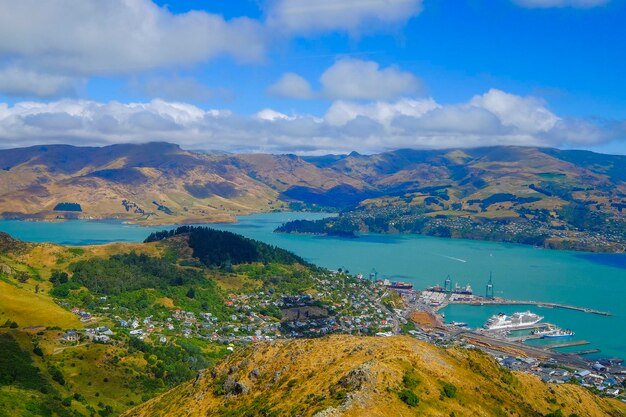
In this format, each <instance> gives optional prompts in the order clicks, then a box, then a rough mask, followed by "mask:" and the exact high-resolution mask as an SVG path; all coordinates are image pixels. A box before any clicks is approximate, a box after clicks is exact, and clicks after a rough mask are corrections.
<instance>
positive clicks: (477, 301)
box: [450, 297, 612, 316]
mask: <svg viewBox="0 0 626 417" xmlns="http://www.w3.org/2000/svg"><path fill="white" fill-rule="evenodd" d="M450 304H470V305H476V306H483V305H529V306H536V307H543V308H562V309H565V310H574V311H580V312H582V313H589V314H597V315H600V316H612V314H611V313H609V312H607V311H601V310H594V309H592V308H585V307H576V306H572V305H568V304H559V303H545V302H540V301H521V300H508V299H506V298H483V297H474V300H471V301H450Z"/></svg>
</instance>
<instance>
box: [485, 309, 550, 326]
mask: <svg viewBox="0 0 626 417" xmlns="http://www.w3.org/2000/svg"><path fill="white" fill-rule="evenodd" d="M541 320H543V317H542V316H539V315H537V314H535V313H531V312H530V311H524V312H522V313H513V314H512V315H510V316H507V315H506V314H503V313H499V314H495V315H493V316H491V317H490V318H489V320H487V323H485V326H484V328H485V329H487V330H499V329H515V328H518V327H525V326H532V325H533V324H537V323H539V322H540V321H541Z"/></svg>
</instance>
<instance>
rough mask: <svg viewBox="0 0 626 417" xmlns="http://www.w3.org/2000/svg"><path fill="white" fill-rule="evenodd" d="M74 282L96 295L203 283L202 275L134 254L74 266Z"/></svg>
mask: <svg viewBox="0 0 626 417" xmlns="http://www.w3.org/2000/svg"><path fill="white" fill-rule="evenodd" d="M72 269H73V271H74V274H73V276H72V280H73V282H74V283H79V284H82V285H84V286H85V287H87V288H88V289H89V290H90V291H92V292H94V293H96V294H105V295H114V294H121V293H123V292H126V291H133V290H138V289H144V288H167V287H168V286H183V285H192V284H194V283H198V282H201V281H203V280H204V276H203V275H202V273H201V272H200V271H197V270H192V269H186V268H179V267H177V266H176V265H174V264H173V263H171V262H169V261H168V260H166V259H163V258H156V257H152V256H148V255H144V254H141V255H139V254H137V253H135V252H131V253H128V254H121V255H114V256H111V257H110V258H109V259H91V260H88V261H79V262H76V263H75V264H73V265H72Z"/></svg>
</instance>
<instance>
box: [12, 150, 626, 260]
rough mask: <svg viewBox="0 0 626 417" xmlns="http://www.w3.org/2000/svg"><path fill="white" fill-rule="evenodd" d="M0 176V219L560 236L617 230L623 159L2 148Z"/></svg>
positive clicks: (623, 198)
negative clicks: (592, 222) (301, 223)
mask: <svg viewBox="0 0 626 417" xmlns="http://www.w3.org/2000/svg"><path fill="white" fill-rule="evenodd" d="M0 167H2V170H0V217H1V218H18V219H34V220H58V219H74V218H80V219H119V220H123V221H129V222H134V223H140V224H168V223H169V224H171V223H206V222H229V221H234V220H235V216H237V215H243V214H251V213H259V212H269V211H281V210H287V209H296V210H297V209H313V210H320V209H321V210H331V211H340V210H347V211H351V210H352V211H353V210H357V209H362V208H376V209H378V210H387V211H389V210H391V211H393V210H396V209H398V208H399V207H403V208H404V209H409V210H414V209H415V208H420V209H424V210H423V211H424V214H425V215H427V216H430V217H439V218H448V219H460V218H471V219H473V220H477V221H479V222H483V223H491V224H495V223H497V222H500V221H515V222H519V221H520V219H522V220H524V219H528V218H532V219H542V220H541V221H542V222H543V224H544V225H545V226H546V227H547V228H548V229H550V233H552V234H555V233H556V231H558V230H560V229H562V228H570V229H576V228H582V229H585V227H586V226H585V225H582V226H581V225H575V224H571V222H570V220H568V219H567V218H566V216H565V215H561V214H560V213H561V212H562V211H563V210H570V209H571V210H574V211H575V210H578V211H581V210H583V211H585V212H586V213H587V214H589V215H590V216H592V217H593V216H596V217H597V216H603V217H606V218H607V219H616V220H619V221H621V220H623V215H622V209H624V208H626V156H620V155H604V154H598V153H593V152H590V151H573V150H559V149H555V148H537V147H521V146H495V147H481V148H468V149H444V150H416V149H398V150H395V151H389V152H383V153H379V154H372V155H361V154H358V153H356V152H352V153H350V154H348V155H325V156H297V155H292V154H285V155H272V154H199V153H194V152H190V151H186V150H184V149H181V148H180V147H179V146H178V145H175V144H168V143H161V142H155V143H148V144H143V145H111V146H107V147H102V148H96V147H86V148H81V147H72V146H68V145H49V146H38V147H30V148H20V149H12V150H2V151H0ZM60 203H70V204H64V205H63V204H62V205H61V206H59V204H60ZM78 205H80V210H74V211H67V210H62V208H63V207H78ZM571 210H570V211H571ZM381 231H383V232H384V231H385V230H382V229H381ZM583 231H585V230H583ZM556 234H558V233H556ZM624 238H625V239H626V237H624ZM621 239H622V238H621V237H620V239H619V241H620V242H621ZM609 240H610V239H609ZM620 244H621V243H620ZM608 246H610V247H611V248H610V250H612V251H615V250H619V248H618V247H617V246H615V245H612V246H611V245H607V247H608ZM620 247H621V246H620ZM624 247H626V246H624Z"/></svg>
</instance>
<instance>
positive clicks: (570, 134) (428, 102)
mask: <svg viewBox="0 0 626 417" xmlns="http://www.w3.org/2000/svg"><path fill="white" fill-rule="evenodd" d="M625 128H626V124H622V125H621V126H620V125H619V124H617V123H616V124H614V125H601V124H598V123H592V122H589V121H585V120H579V119H568V118H562V117H559V116H557V115H555V114H554V113H552V112H551V111H550V110H549V109H548V108H547V107H546V105H545V104H544V103H543V102H542V101H541V100H539V99H537V98H534V97H521V96H517V95H513V94H509V93H506V92H503V91H500V90H489V91H487V92H486V93H484V94H482V95H477V96H475V97H472V98H471V99H470V100H468V101H467V102H465V103H460V104H454V105H442V104H439V103H437V102H436V101H435V100H433V99H432V98H421V99H409V98H403V99H400V100H396V101H375V102H370V103H366V104H363V103H360V102H354V101H345V100H339V101H335V102H333V103H332V105H331V106H330V107H329V109H328V110H327V112H326V113H325V114H324V115H323V116H321V117H316V116H312V115H286V114H284V113H281V112H278V111H276V110H273V109H264V110H262V111H260V112H258V113H256V114H254V115H251V116H243V115H239V114H236V113H233V112H231V111H228V110H208V111H205V110H202V109H200V108H198V107H196V106H193V105H190V104H185V103H178V102H168V101H164V100H153V101H151V102H147V103H128V104H122V103H118V102H110V103H98V102H94V101H85V100H61V101H56V102H51V103H34V102H21V103H17V104H15V105H12V106H9V105H7V104H0V143H1V146H2V147H18V146H28V145H34V144H41V143H69V144H77V145H84V144H85V143H89V144H99V145H105V144H112V143H142V142H148V141H155V140H157V141H170V142H175V143H178V144H180V145H182V146H184V147H187V148H193V149H219V150H225V151H233V152H270V153H301V154H323V153H345V152H350V151H352V150H357V151H359V152H363V153H373V152H380V151H385V150H390V149H396V148H403V147H410V148H448V147H474V146H488V145H507V144H510V145H513V144H514V145H537V146H580V145H585V146H589V145H595V144H600V143H604V142H607V141H610V140H613V139H615V138H616V137H617V136H618V135H620V134H621V135H623V134H624V133H625V130H626V129H625Z"/></svg>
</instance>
